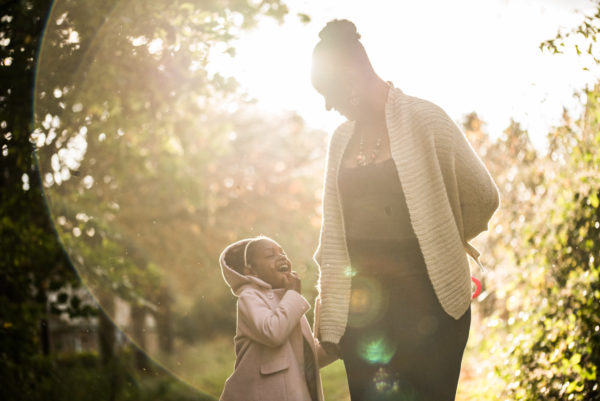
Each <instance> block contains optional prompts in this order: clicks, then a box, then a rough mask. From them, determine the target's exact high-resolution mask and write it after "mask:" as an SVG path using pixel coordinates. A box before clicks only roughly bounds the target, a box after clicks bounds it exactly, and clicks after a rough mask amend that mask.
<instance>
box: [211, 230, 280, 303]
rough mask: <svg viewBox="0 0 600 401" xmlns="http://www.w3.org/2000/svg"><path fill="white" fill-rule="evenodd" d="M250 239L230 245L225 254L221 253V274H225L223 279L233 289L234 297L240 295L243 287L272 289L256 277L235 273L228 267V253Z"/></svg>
mask: <svg viewBox="0 0 600 401" xmlns="http://www.w3.org/2000/svg"><path fill="white" fill-rule="evenodd" d="M249 239H250V238H246V239H241V240H239V241H237V242H234V243H233V244H230V245H228V246H227V247H226V248H225V249H224V250H223V252H221V256H219V263H220V265H221V273H222V274H223V279H224V280H225V282H226V283H227V284H228V285H229V287H231V292H233V294H234V295H236V296H237V295H239V294H240V292H241V290H242V287H244V286H246V285H255V286H259V287H264V288H271V285H270V284H268V283H266V282H264V281H263V280H261V279H259V278H258V277H256V276H247V275H244V274H240V273H238V272H237V271H235V270H234V269H233V268H232V267H230V266H228V265H227V263H226V262H225V256H226V255H227V253H228V252H230V251H231V250H232V249H233V248H236V247H238V246H240V244H241V243H243V242H245V241H248V240H249Z"/></svg>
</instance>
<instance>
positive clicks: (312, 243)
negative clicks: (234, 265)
mask: <svg viewBox="0 0 600 401" xmlns="http://www.w3.org/2000/svg"><path fill="white" fill-rule="evenodd" d="M388 3H389V2H388ZM484 3H485V5H486V6H485V7H484V6H483V4H484ZM0 4H1V6H0V77H1V81H0V82H2V85H1V87H0V90H1V93H0V131H1V136H0V141H1V143H2V145H1V147H2V150H1V155H0V208H1V209H0V210H1V212H0V219H1V220H0V263H1V265H0V398H1V399H2V400H37V399H40V400H41V399H44V400H63V399H65V398H70V399H72V400H111V401H112V400H118V401H121V400H123V401H125V400H132V401H133V400H155V399H161V400H214V399H218V396H219V394H220V392H221V390H222V387H223V383H224V381H225V379H226V378H227V377H228V376H229V374H231V372H232V370H233V362H234V360H235V355H234V350H233V335H234V331H235V298H234V297H233V295H232V294H231V292H230V291H229V290H228V287H227V286H226V285H225V283H224V282H223V279H222V277H221V273H220V270H219V266H218V256H219V253H220V252H221V250H222V249H223V248H224V247H225V246H226V245H227V244H229V243H230V242H232V241H235V240H237V239H240V238H243V237H249V236H254V235H258V234H265V235H268V236H271V237H272V238H274V239H275V240H277V241H278V242H279V243H280V244H281V245H282V246H283V247H284V248H285V249H286V251H287V252H288V254H289V256H290V258H291V260H292V261H293V263H294V269H295V270H297V271H298V272H299V274H300V276H301V278H302V279H303V295H304V296H305V297H306V298H307V299H308V300H309V301H311V302H312V301H313V300H314V297H315V296H316V294H317V291H316V289H315V284H316V282H317V278H318V271H317V267H316V265H315V264H314V262H313V261H312V260H311V257H312V253H313V252H314V250H315V248H316V245H317V241H318V232H319V227H320V213H321V191H322V177H323V171H324V167H325V152H326V146H327V141H328V135H329V134H330V133H331V131H332V130H333V129H334V128H335V126H336V125H337V124H339V123H340V122H341V121H343V120H342V118H341V117H340V116H339V115H336V114H335V113H333V112H329V113H327V112H326V111H325V109H324V102H323V100H322V99H321V98H320V97H319V95H318V94H317V93H316V92H315V91H314V90H313V89H312V88H311V86H310V56H311V51H312V47H313V46H314V44H315V43H316V42H317V41H318V35H317V34H318V32H319V30H320V29H321V28H322V27H323V26H324V24H325V23H326V22H327V21H329V20H331V19H333V18H349V19H351V20H352V21H353V22H355V23H356V25H357V26H358V31H359V33H361V34H362V36H363V43H364V44H365V47H366V49H367V51H368V52H369V54H370V55H371V57H372V61H373V64H374V67H375V70H376V71H378V72H379V73H380V74H381V75H382V77H383V78H384V79H390V80H392V81H393V82H394V83H395V85H396V86H397V87H400V88H401V89H403V90H404V91H405V92H407V93H409V94H411V95H415V96H419V97H424V98H427V99H429V100H432V101H434V102H435V103H437V104H439V105H440V106H442V107H443V108H444V109H445V110H447V111H448V113H449V114H450V115H451V117H452V118H454V119H455V121H456V122H457V124H458V125H459V126H461V127H462V129H463V131H464V132H465V134H466V135H467V137H468V139H469V140H470V142H471V144H472V145H473V147H474V148H475V150H476V152H477V153H478V154H479V155H480V157H481V158H482V160H483V161H484V163H485V164H486V166H487V167H488V169H489V170H490V172H491V174H492V176H493V177H494V179H495V180H496V183H497V184H498V186H499V188H500V191H501V199H502V204H501V208H500V209H499V211H498V212H497V213H496V214H495V215H494V217H493V219H492V221H491V222H490V226H489V230H488V231H487V232H486V233H484V234H482V235H481V236H480V237H478V238H477V239H476V241H475V245H476V246H477V248H478V249H480V250H481V251H482V262H483V263H484V265H485V266H486V267H487V271H486V272H480V271H479V270H478V268H476V267H473V269H472V271H473V274H474V275H475V276H476V277H478V278H479V279H480V280H481V281H482V283H483V289H484V291H483V293H482V295H480V296H479V297H478V298H477V299H476V300H475V301H474V307H473V323H472V327H471V333H470V339H469V344H468V346H467V351H466V355H465V359H464V363H463V369H462V373H461V379H460V383H459V390H458V395H457V399H458V400H473V399H478V400H496V399H503V400H513V399H522V400H538V399H545V400H546V399H548V400H600V388H599V387H598V376H597V375H598V372H597V369H598V366H599V365H600V277H599V274H600V265H599V261H600V179H599V178H598V177H600V174H599V173H600V172H599V171H598V170H599V166H600V125H599V124H600V105H599V104H598V101H599V96H600V87H599V86H598V85H597V83H598V79H599V78H600V75H599V70H598V65H599V64H600V51H599V50H598V47H597V46H598V45H597V42H596V39H597V35H598V33H599V29H600V2H598V1H583V0H581V1H580V0H577V1H560V0H553V1H534V0H529V1H518V2H517V1H509V0H489V1H486V2H481V1H479V2H475V1H471V0H461V1H456V2H451V3H450V2H442V1H436V0H428V1H424V2H419V3H416V2H412V3H411V2H398V4H396V5H390V4H387V3H386V2H383V1H374V2H372V3H369V4H370V5H369V6H367V5H366V3H365V2H352V1H348V2H341V1H333V0H328V1H321V2H318V3H317V2H311V1H300V0H289V1H286V0H262V1H261V0H228V1H217V0H203V1H190V0H188V1H184V0H169V1H166V0H154V1H148V0H144V1H142V0H132V1H127V2H126V1H119V0H87V1H85V2H81V1H75V0H60V1H55V2H52V1H49V0H2V1H1V2H0ZM308 317H309V321H312V311H310V312H309V316H308ZM322 377H323V381H324V390H325V397H326V399H327V400H336V401H337V400H349V397H348V392H347V385H346V378H345V373H344V369H343V364H342V363H341V362H340V361H338V362H336V363H334V364H333V365H330V366H328V367H327V368H325V369H323V370H322Z"/></svg>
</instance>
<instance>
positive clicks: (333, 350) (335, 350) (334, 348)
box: [321, 341, 341, 359]
mask: <svg viewBox="0 0 600 401" xmlns="http://www.w3.org/2000/svg"><path fill="white" fill-rule="evenodd" d="M321 346H322V347H323V349H324V350H325V352H326V353H327V355H329V356H330V357H335V359H339V358H340V357H341V353H340V346H339V344H335V343H330V342H328V341H323V342H322V343H321Z"/></svg>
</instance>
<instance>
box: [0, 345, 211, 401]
mask: <svg viewBox="0 0 600 401" xmlns="http://www.w3.org/2000/svg"><path fill="white" fill-rule="evenodd" d="M37 369H40V370H44V371H46V372H50V374H49V375H48V374H45V375H44V374H37V376H38V377H40V380H37V381H35V382H33V383H31V386H30V387H22V388H10V387H8V388H7V387H6V385H10V384H11V383H14V382H11V381H10V380H7V379H8V378H3V387H4V388H3V389H2V395H3V397H2V399H3V400H6V401H13V400H28V401H37V400H48V401H54V400H57V401H58V400H64V399H72V400H77V401H88V400H89V401H92V400H99V399H100V400H108V399H113V400H115V401H146V400H148V401H151V400H158V399H160V400H165V401H169V400H173V401H175V400H183V401H210V400H214V398H212V397H210V396H209V395H206V394H202V393H199V392H198V391H196V390H194V389H192V388H191V387H189V386H187V385H185V384H183V383H181V382H179V381H178V380H177V379H175V378H173V377H172V376H170V375H169V374H168V373H167V372H164V371H162V370H161V369H160V367H158V366H152V367H151V370H149V371H147V372H139V371H137V370H136V368H135V366H134V363H133V354H132V353H131V352H124V353H123V354H122V355H121V357H120V358H119V359H118V360H115V361H114V362H113V363H112V364H110V365H108V366H106V365H104V364H102V363H101V361H100V358H99V357H98V355H97V354H86V353H81V354H77V355H58V356H56V357H54V358H52V359H51V358H49V357H44V356H38V357H37ZM111 381H119V382H120V385H119V386H118V387H116V388H118V391H117V392H116V393H115V394H111V391H112V389H114V388H115V386H113V385H112V383H111Z"/></svg>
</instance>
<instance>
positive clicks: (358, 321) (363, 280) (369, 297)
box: [348, 276, 389, 327]
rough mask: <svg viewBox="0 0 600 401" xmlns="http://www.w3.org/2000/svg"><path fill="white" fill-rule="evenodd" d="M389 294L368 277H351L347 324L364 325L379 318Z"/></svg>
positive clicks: (377, 282) (353, 325)
mask: <svg viewBox="0 0 600 401" xmlns="http://www.w3.org/2000/svg"><path fill="white" fill-rule="evenodd" d="M388 302H389V294H388V292H387V291H386V289H385V288H383V287H382V285H381V283H380V282H379V281H377V280H375V279H372V278H369V277H361V276H356V277H354V278H353V279H352V292H351V293H350V316H349V320H348V326H350V327H366V326H368V325H370V324H372V323H373V322H375V321H376V320H378V319H380V318H381V316H382V314H383V312H384V311H385V309H386V308H387V305H388Z"/></svg>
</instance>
